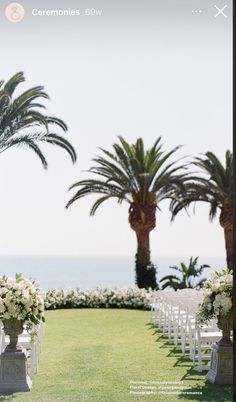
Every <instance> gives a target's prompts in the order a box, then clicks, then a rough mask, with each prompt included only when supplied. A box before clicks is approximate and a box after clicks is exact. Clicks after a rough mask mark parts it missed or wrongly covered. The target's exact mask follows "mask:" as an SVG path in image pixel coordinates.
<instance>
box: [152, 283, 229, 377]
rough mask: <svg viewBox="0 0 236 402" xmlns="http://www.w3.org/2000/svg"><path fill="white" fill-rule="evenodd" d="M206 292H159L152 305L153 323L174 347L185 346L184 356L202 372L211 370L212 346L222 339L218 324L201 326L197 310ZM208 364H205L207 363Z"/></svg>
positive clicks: (183, 290)
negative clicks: (209, 362)
mask: <svg viewBox="0 0 236 402" xmlns="http://www.w3.org/2000/svg"><path fill="white" fill-rule="evenodd" d="M204 294H205V293H204V290H195V289H182V290H178V291H177V292H175V291H171V290H170V291H168V290H160V291H157V292H155V294H154V296H153V300H152V302H151V321H152V322H153V323H154V325H157V326H158V328H159V329H161V330H162V332H163V333H167V334H168V338H169V339H170V340H172V341H173V343H174V345H175V346H177V345H178V344H179V345H180V346H181V350H182V355H187V354H188V356H189V359H191V361H192V362H193V364H195V362H196V361H197V363H198V371H199V372H202V370H209V369H210V366H209V364H205V363H206V361H209V360H211V349H212V344H213V343H215V342H216V341H218V340H219V339H220V338H221V335H222V334H221V332H220V331H219V329H218V327H217V325H216V321H215V320H212V321H210V322H209V323H208V324H207V325H199V323H198V320H197V310H198V308H199V306H200V304H201V303H202V300H203V297H204ZM204 362H205V363H204Z"/></svg>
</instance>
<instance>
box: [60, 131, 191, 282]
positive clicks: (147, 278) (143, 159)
mask: <svg viewBox="0 0 236 402" xmlns="http://www.w3.org/2000/svg"><path fill="white" fill-rule="evenodd" d="M118 138H119V143H115V144H113V151H114V152H113V153H112V152H109V151H107V150H105V149H102V148H100V150H101V152H102V156H98V157H96V158H94V159H93V161H94V162H95V163H96V166H93V167H91V168H90V170H89V171H88V172H90V173H92V174H95V178H91V179H88V180H81V181H79V182H77V183H75V184H73V185H72V186H71V187H70V190H71V189H74V188H79V189H78V191H77V192H76V193H75V194H74V196H73V197H72V198H71V199H70V201H69V202H68V203H67V205H66V208H68V207H69V206H70V205H71V204H72V203H74V202H75V201H77V200H79V199H80V198H82V197H85V196H87V195H89V194H94V193H95V194H101V195H102V196H101V197H100V198H98V199H97V200H96V201H95V203H94V204H93V206H92V208H91V211H90V215H94V214H95V212H96V210H97V208H98V207H99V206H100V205H101V204H102V203H103V202H104V201H107V200H109V199H111V198H115V199H117V201H118V202H119V203H122V202H123V201H125V202H127V203H128V204H129V210H128V213H129V224H130V226H131V228H132V229H133V230H134V231H135V233H136V237H137V255H136V258H137V262H138V266H139V267H138V268H137V269H136V283H137V285H138V286H139V287H149V286H150V287H152V288H155V287H156V279H155V269H154V267H153V265H152V264H151V261H150V243H149V234H150V232H151V231H152V230H153V229H154V228H155V226H156V209H157V208H159V204H160V203H161V201H162V200H165V199H170V200H172V199H173V198H174V197H175V195H176V192H177V191H179V190H180V189H181V188H182V187H183V182H184V180H185V177H186V174H185V173H183V172H182V173H181V174H178V175H177V174H176V173H177V171H179V170H180V169H182V168H183V167H184V166H177V165H176V162H169V161H168V163H166V162H167V160H168V159H169V158H170V157H171V156H172V155H173V154H174V153H175V152H176V151H177V150H178V149H179V147H176V148H174V149H172V150H171V151H170V152H164V151H163V150H162V145H161V144H160V141H161V137H159V138H158V139H157V140H156V142H155V143H154V145H153V146H152V147H151V148H150V149H149V150H145V149H144V143H143V140H142V139H141V138H139V139H137V141H136V143H135V144H131V145H130V144H128V143H127V142H126V141H125V140H124V138H123V137H118ZM140 266H141V267H142V269H140ZM136 267H137V264H136Z"/></svg>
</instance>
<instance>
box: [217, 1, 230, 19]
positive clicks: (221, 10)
mask: <svg viewBox="0 0 236 402" xmlns="http://www.w3.org/2000/svg"><path fill="white" fill-rule="evenodd" d="M214 7H215V8H216V10H217V13H216V15H215V18H216V17H219V15H222V16H223V17H224V18H227V14H225V12H224V10H225V9H226V8H227V7H228V6H227V4H225V5H224V7H222V8H220V7H218V6H216V5H214Z"/></svg>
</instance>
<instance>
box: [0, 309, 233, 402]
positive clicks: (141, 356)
mask: <svg viewBox="0 0 236 402" xmlns="http://www.w3.org/2000/svg"><path fill="white" fill-rule="evenodd" d="M149 317H150V313H149V312H147V311H135V310H134V311H133V310H115V309H101V310H100V309H78V310H58V311H48V312H46V328H45V330H46V332H45V337H44V342H43V350H42V354H41V359H40V365H39V371H38V373H37V375H36V376H35V378H34V382H33V388H32V390H31V392H28V393H15V394H13V395H7V396H3V395H2V396H0V401H13V402H56V401H63V402H72V401H73V402H76V401H81V402H83V401H88V402H93V401H98V402H130V401H135V402H136V401H140V402H145V401H159V402H165V401H171V402H173V401H179V402H183V401H204V402H206V401H212V402H216V401H219V402H221V401H222V402H223V401H224V402H232V394H231V388H230V387H228V386H216V385H212V384H206V383H205V375H206V373H203V374H199V373H198V371H197V369H194V368H192V367H191V364H190V362H189V360H188V359H186V358H181V356H180V349H179V348H177V349H175V348H174V347H173V345H172V344H171V343H169V342H168V340H167V338H166V337H163V336H162V335H161V333H158V332H156V330H155V329H154V328H153V327H152V326H151V325H150V324H149ZM146 380H147V381H183V385H186V386H190V387H191V389H190V391H191V392H195V391H196V392H202V395H179V396H176V395H139V396H138V395H131V394H130V381H146Z"/></svg>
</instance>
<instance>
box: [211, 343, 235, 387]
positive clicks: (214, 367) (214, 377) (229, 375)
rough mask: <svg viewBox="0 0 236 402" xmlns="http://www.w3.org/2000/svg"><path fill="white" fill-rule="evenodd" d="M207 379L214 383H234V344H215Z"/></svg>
mask: <svg viewBox="0 0 236 402" xmlns="http://www.w3.org/2000/svg"><path fill="white" fill-rule="evenodd" d="M206 380H207V381H208V382H211V383H212V384H229V385H231V384H232V383H233V346H222V345H218V344H217V343H216V344H214V345H213V349H212V355H211V368H210V370H209V371H208V373H207V376H206Z"/></svg>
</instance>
